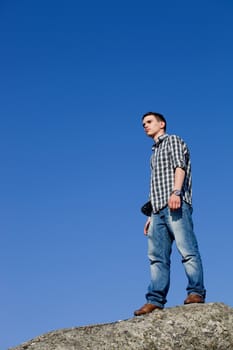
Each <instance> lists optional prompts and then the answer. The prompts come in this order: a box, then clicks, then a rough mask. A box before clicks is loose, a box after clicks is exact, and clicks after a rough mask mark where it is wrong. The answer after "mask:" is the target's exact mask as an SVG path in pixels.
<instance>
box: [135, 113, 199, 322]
mask: <svg viewBox="0 0 233 350" xmlns="http://www.w3.org/2000/svg"><path fill="white" fill-rule="evenodd" d="M142 125H143V128H144V130H145V133H146V134H147V135H148V136H149V137H151V138H152V139H153V140H154V141H155V144H154V146H153V148H152V150H153V154H152V156H151V183H150V202H151V205H152V212H151V215H150V217H149V218H148V220H147V222H146V224H145V227H144V234H145V235H147V237H148V257H149V260H150V272H151V283H150V285H149V287H148V291H147V294H146V300H147V303H146V304H145V305H143V306H142V307H141V308H140V309H139V310H136V311H135V312H134V315H135V316H140V315H143V314H147V313H149V312H152V311H153V310H155V309H163V308H164V305H165V303H166V301H167V300H166V296H167V293H168V290H169V284H170V255H171V248H172V243H173V241H174V240H175V241H176V245H177V248H178V251H179V253H180V254H181V256H182V263H183V266H184V268H185V273H186V276H187V278H188V285H187V298H186V299H185V301H184V303H185V304H191V303H204V302H205V294H206V291H205V288H204V282H203V269H202V262H201V257H200V254H199V250H198V244H197V240H196V237H195V234H194V232H193V222H192V178H191V162H190V154H189V150H188V147H187V145H186V144H185V142H184V141H183V140H182V139H181V138H180V137H178V136H176V135H168V134H167V133H166V120H165V118H164V116H163V115H162V114H160V113H155V112H149V113H146V114H145V115H144V116H143V117H142Z"/></svg>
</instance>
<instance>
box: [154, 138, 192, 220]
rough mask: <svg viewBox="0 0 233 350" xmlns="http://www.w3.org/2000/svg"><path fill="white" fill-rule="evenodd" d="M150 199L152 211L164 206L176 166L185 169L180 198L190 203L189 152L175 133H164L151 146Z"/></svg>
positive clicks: (170, 190)
mask: <svg viewBox="0 0 233 350" xmlns="http://www.w3.org/2000/svg"><path fill="white" fill-rule="evenodd" d="M152 151H153V154H152V156H151V183H150V200H151V204H152V207H153V212H154V213H156V212H158V211H159V210H161V209H162V208H164V207H166V206H167V204H168V200H169V198H170V196H171V192H172V191H173V190H174V189H175V188H174V173H175V169H176V168H182V169H184V170H185V179H184V183H183V186H182V189H181V198H182V199H183V200H184V201H185V202H187V203H189V204H190V205H192V175H191V162H190V153H189V150H188V147H187V145H186V144H185V142H184V141H183V140H182V139H181V138H180V137H178V136H176V135H168V134H164V135H162V136H160V137H159V139H158V142H156V144H154V146H153V147H152Z"/></svg>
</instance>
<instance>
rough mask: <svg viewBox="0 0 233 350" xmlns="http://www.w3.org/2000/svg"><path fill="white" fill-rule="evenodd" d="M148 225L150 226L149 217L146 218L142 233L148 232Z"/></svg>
mask: <svg viewBox="0 0 233 350" xmlns="http://www.w3.org/2000/svg"><path fill="white" fill-rule="evenodd" d="M149 226H150V217H149V218H148V219H147V222H146V223H145V226H144V235H147V234H148V230H149Z"/></svg>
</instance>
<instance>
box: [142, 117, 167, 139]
mask: <svg viewBox="0 0 233 350" xmlns="http://www.w3.org/2000/svg"><path fill="white" fill-rule="evenodd" d="M142 126H143V128H144V130H145V133H146V134H147V136H149V137H152V138H153V139H154V138H156V137H158V136H160V135H162V134H164V126H165V125H164V122H161V121H158V120H157V119H156V118H155V116H154V115H147V116H146V117H145V118H144V119H143V121H142Z"/></svg>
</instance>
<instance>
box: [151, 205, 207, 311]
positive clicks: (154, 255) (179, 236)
mask: <svg viewBox="0 0 233 350" xmlns="http://www.w3.org/2000/svg"><path fill="white" fill-rule="evenodd" d="M174 240H175V241H176V246H177V249H178V251H179V253H180V254H181V256H182V263H183V266H184V269H185V273H186V276H187V278H188V286H187V293H188V294H191V293H193V294H199V295H201V296H203V297H204V298H205V288H204V282H203V269H202V262H201V257H200V254H199V250H198V244H197V240H196V237H195V234H194V232H193V221H192V207H191V206H190V205H189V204H187V203H185V202H183V203H182V206H181V208H180V209H177V210H174V211H172V210H170V209H169V207H168V206H167V207H165V208H163V209H162V210H160V212H159V213H156V214H153V215H152V217H151V223H150V227H149V230H148V257H149V260H150V272H151V283H150V285H149V287H148V292H147V294H146V299H147V302H148V303H150V304H155V305H157V306H159V307H162V308H163V307H164V304H165V303H166V301H167V300H166V296H167V293H168V290H169V285H170V255H171V251H172V243H173V241H174Z"/></svg>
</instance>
